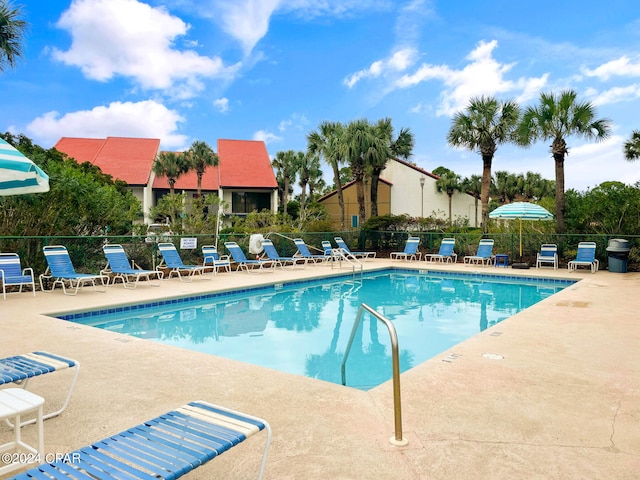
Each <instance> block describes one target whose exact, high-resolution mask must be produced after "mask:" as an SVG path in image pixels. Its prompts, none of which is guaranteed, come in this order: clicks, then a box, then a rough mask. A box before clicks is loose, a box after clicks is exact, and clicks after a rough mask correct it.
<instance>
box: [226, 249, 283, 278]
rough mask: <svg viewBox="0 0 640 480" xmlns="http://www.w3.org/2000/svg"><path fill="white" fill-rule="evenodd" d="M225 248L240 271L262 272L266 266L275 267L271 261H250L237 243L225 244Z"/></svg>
mask: <svg viewBox="0 0 640 480" xmlns="http://www.w3.org/2000/svg"><path fill="white" fill-rule="evenodd" d="M224 246H225V247H226V248H227V250H229V253H230V254H231V258H233V261H234V262H235V263H236V264H237V265H238V270H242V269H244V270H246V271H247V272H250V271H252V270H262V269H263V267H265V266H267V267H271V268H273V267H274V262H273V261H271V260H260V259H258V260H249V259H248V258H247V257H246V256H245V254H244V252H243V251H242V249H241V248H240V245H238V244H237V243H236V242H224Z"/></svg>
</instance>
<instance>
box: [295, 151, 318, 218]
mask: <svg viewBox="0 0 640 480" xmlns="http://www.w3.org/2000/svg"><path fill="white" fill-rule="evenodd" d="M300 153H301V154H302V152H300ZM298 172H299V173H300V182H298V185H300V188H301V194H300V210H301V211H302V212H304V209H305V207H306V204H307V186H309V196H311V194H312V193H313V192H312V191H311V188H312V184H314V185H315V183H316V182H317V178H318V177H321V176H322V170H321V169H320V156H319V155H318V154H317V153H309V152H307V154H306V155H305V154H302V156H301V161H300V169H299V170H298Z"/></svg>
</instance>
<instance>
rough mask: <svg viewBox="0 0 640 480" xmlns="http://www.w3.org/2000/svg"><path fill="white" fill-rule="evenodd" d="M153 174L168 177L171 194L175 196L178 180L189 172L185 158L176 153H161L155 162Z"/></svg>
mask: <svg viewBox="0 0 640 480" xmlns="http://www.w3.org/2000/svg"><path fill="white" fill-rule="evenodd" d="M152 170H153V173H155V174H156V175H157V176H159V177H167V181H168V182H169V193H171V195H173V194H174V191H173V188H174V186H175V184H176V180H177V179H178V177H180V176H181V175H182V174H183V173H186V172H187V171H188V170H189V163H188V162H187V161H186V159H185V156H184V155H183V154H180V153H175V152H160V153H159V154H158V156H157V157H156V159H155V160H154V162H153V167H152Z"/></svg>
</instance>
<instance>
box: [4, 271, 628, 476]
mask: <svg viewBox="0 0 640 480" xmlns="http://www.w3.org/2000/svg"><path fill="white" fill-rule="evenodd" d="M387 266H402V267H409V268H421V269H428V268H433V269H438V270H455V271H462V272H469V273H470V272H473V271H478V272H480V273H487V272H490V273H500V274H509V275H526V276H546V277H559V278H572V279H580V281H579V282H578V283H576V284H574V285H573V286H571V287H568V288H566V289H564V290H563V291H561V292H560V293H558V294H556V295H553V296H551V297H548V298H546V299H544V300H543V301H542V302H540V303H539V304H537V305H535V306H533V307H531V308H529V309H527V310H525V311H523V312H521V313H519V314H517V315H515V316H514V317H511V318H510V319H507V320H504V321H502V322H500V323H499V324H497V325H495V326H493V327H491V328H489V329H487V330H485V331H483V332H481V333H479V334H478V335H476V336H475V337H473V338H471V339H469V340H467V341H465V342H463V343H461V344H459V345H457V346H455V347H454V348H452V349H450V350H448V351H446V352H444V353H443V354H441V355H438V356H437V357H435V358H433V359H431V360H429V361H427V362H425V363H423V364H421V365H419V366H417V367H415V368H413V369H411V370H410V371H408V372H406V373H404V374H403V375H402V380H401V386H402V409H403V410H402V412H403V429H404V435H405V437H406V439H408V440H409V444H408V445H407V446H406V447H394V446H392V445H391V443H390V442H389V438H390V437H392V436H393V435H394V417H393V395H392V386H391V383H390V382H387V383H386V384H383V385H381V386H379V387H377V388H374V389H372V390H370V391H368V392H363V391H359V390H354V389H350V388H346V387H341V386H339V385H334V384H330V383H325V382H321V381H317V380H313V379H309V378H305V377H299V376H295V375H290V374H286V373H281V372H278V371H273V370H269V369H265V368H261V367H256V366H252V365H248V364H244V363H240V362H235V361H232V360H227V359H224V358H219V357H214V356H210V355H206V354H200V353H195V352H191V351H187V350H183V349H180V348H176V347H168V346H163V345H159V344H157V343H154V342H151V341H148V340H144V339H138V338H133V337H128V336H123V335H120V334H117V333H113V332H109V331H104V330H98V329H94V328H91V327H86V326H81V325H77V324H73V323H69V322H65V321H61V320H57V319H53V318H51V317H48V316H47V315H46V314H47V313H52V312H62V311H71V310H85V309H88V308H97V307H102V306H108V305H114V304H122V303H134V302H135V303H137V302H144V301H148V300H151V299H156V298H164V297H170V296H181V295H189V294H193V293H201V292H210V291H215V290H227V289H234V288H238V287H247V286H249V285H259V284H264V283H274V282H286V281H289V280H293V279H299V278H315V277H318V276H323V275H330V274H335V273H346V269H344V268H343V269H342V270H341V271H338V270H336V269H331V268H330V267H327V266H307V267H306V268H305V269H296V270H292V269H287V270H285V271H282V270H278V271H276V272H274V273H263V274H256V275H250V274H247V273H241V272H232V273H222V274H220V275H218V276H217V277H216V278H214V279H213V280H198V279H196V280H194V281H193V282H191V283H186V282H180V281H178V280H177V279H171V280H167V281H164V282H163V285H162V286H160V287H157V288H154V287H151V286H149V285H145V284H141V285H139V286H138V288H137V289H135V290H125V289H124V288H122V286H121V285H120V284H118V285H117V286H110V287H109V289H108V291H107V292H106V293H98V292H94V291H92V290H91V289H84V290H83V291H81V292H80V293H79V294H78V295H77V296H75V297H72V296H65V295H63V294H62V291H61V290H56V291H55V292H52V293H43V292H37V295H36V298H33V296H31V294H30V293H22V294H14V295H10V296H9V297H8V299H7V300H6V301H4V302H1V303H0V312H1V313H0V332H1V339H2V340H1V342H0V357H7V356H11V355H17V354H21V353H26V352H30V351H33V350H47V351H50V352H55V353H59V354H61V355H65V356H68V357H70V358H74V359H77V360H78V361H79V362H80V363H81V372H80V376H79V379H78V383H77V385H76V388H75V391H74V393H73V396H72V398H71V402H70V405H69V407H68V408H67V410H66V411H65V412H63V413H62V415H60V416H58V417H56V418H53V419H50V420H47V421H46V422H45V451H46V452H47V453H53V452H69V451H71V450H74V449H77V448H79V447H82V446H84V445H88V444H90V443H92V442H94V441H97V440H100V439H102V438H104V437H106V436H108V435H109V434H113V433H117V432H120V431H121V430H123V429H125V428H127V427H130V426H133V425H136V424H138V423H141V422H142V421H144V420H148V419H150V418H152V417H153V416H156V415H158V414H161V413H164V412H166V411H168V410H171V409H173V408H175V407H178V406H180V405H182V404H185V403H187V402H189V401H192V400H206V401H209V402H212V403H217V404H220V405H224V406H227V407H230V408H234V409H237V410H241V411H244V412H247V413H250V414H253V415H257V416H260V417H263V418H265V419H267V420H268V421H269V422H270V423H271V426H272V428H273V434H274V438H273V444H272V447H271V450H270V453H269V459H268V463H267V469H266V474H265V478H266V479H270V480H275V479H278V480H287V479H405V480H440V479H443V480H444V479H447V480H451V479H473V480H479V479H492V480H494V479H510V480H513V479H527V480H530V479H581V480H582V479H637V478H640V355H639V346H640V312H639V308H638V305H639V302H638V300H637V299H636V298H635V295H638V294H639V293H640V274H638V273H626V274H617V273H610V272H607V271H599V272H597V273H596V274H591V273H588V272H587V271H583V270H581V271H579V272H577V273H575V272H573V273H569V272H568V271H567V270H566V268H565V269H560V270H557V271H554V270H553V269H548V268H545V269H541V270H536V269H530V270H512V269H497V268H493V267H471V266H464V265H462V264H457V265H443V264H429V263H426V262H399V261H390V260H387V259H375V260H371V261H367V262H365V263H364V268H365V270H368V269H375V268H382V267H387ZM487 353H488V354H494V355H484V356H483V354H487ZM500 357H502V359H496V358H500ZM70 378H71V377H70V372H60V373H56V374H54V375H45V376H43V377H41V378H37V379H34V381H33V382H32V383H31V384H30V389H31V390H32V391H34V392H35V393H38V394H41V395H42V396H44V397H45V399H46V401H47V404H49V403H51V405H53V404H55V403H56V402H61V401H62V400H63V399H64V387H65V386H66V384H65V383H64V382H66V381H68V380H70ZM23 430H24V433H23V436H24V437H25V439H26V440H27V441H29V440H33V438H34V434H35V427H34V426H28V427H25V428H24V429H23ZM10 435H11V432H10V430H9V428H8V427H7V426H6V425H4V424H2V425H0V442H2V443H4V441H6V440H7V439H8V438H9V437H10ZM263 441H264V435H256V436H254V437H252V438H250V439H249V440H248V441H247V442H245V443H244V444H243V445H241V446H239V447H237V448H234V449H232V450H231V451H229V452H228V453H225V454H224V455H222V456H220V457H219V458H217V459H214V460H213V461H212V462H209V463H208V464H207V465H205V466H203V467H200V468H198V469H196V470H195V471H194V472H193V473H191V474H190V475H188V476H187V477H186V478H194V479H209V478H233V479H245V478H246V479H249V478H255V476H256V474H257V471H258V466H259V460H260V455H261V448H262V445H263Z"/></svg>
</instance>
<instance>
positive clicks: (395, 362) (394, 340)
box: [340, 303, 409, 447]
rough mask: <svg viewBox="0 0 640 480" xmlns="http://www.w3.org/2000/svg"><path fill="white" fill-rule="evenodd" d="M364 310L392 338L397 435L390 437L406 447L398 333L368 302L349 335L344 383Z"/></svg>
mask: <svg viewBox="0 0 640 480" xmlns="http://www.w3.org/2000/svg"><path fill="white" fill-rule="evenodd" d="M364 311H367V312H369V313H370V314H371V315H372V316H373V317H375V318H376V319H377V320H380V321H381V322H382V323H384V324H385V325H386V327H387V330H389V337H390V339H391V372H392V377H393V416H394V420H395V436H393V437H391V438H390V439H389V442H391V444H392V445H395V446H397V447H404V446H405V445H407V444H408V443H409V440H407V439H406V438H404V437H403V436H402V406H401V401H400V355H399V353H398V335H397V334H396V328H395V327H394V326H393V323H391V321H390V320H389V319H388V318H386V317H384V316H383V315H382V314H380V313H378V312H376V311H375V310H374V309H373V308H371V307H370V306H369V305H367V304H366V303H362V304H361V305H360V308H359V309H358V315H357V316H356V321H355V323H354V324H353V328H352V329H351V336H350V337H349V342H348V343H347V348H346V349H345V352H344V357H343V358H342V365H341V366H340V370H341V372H342V385H346V384H347V381H346V372H345V367H346V364H347V357H348V356H349V352H350V351H351V344H352V343H353V340H354V338H355V336H356V332H357V330H358V326H359V325H360V320H361V319H362V314H363V313H364Z"/></svg>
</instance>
